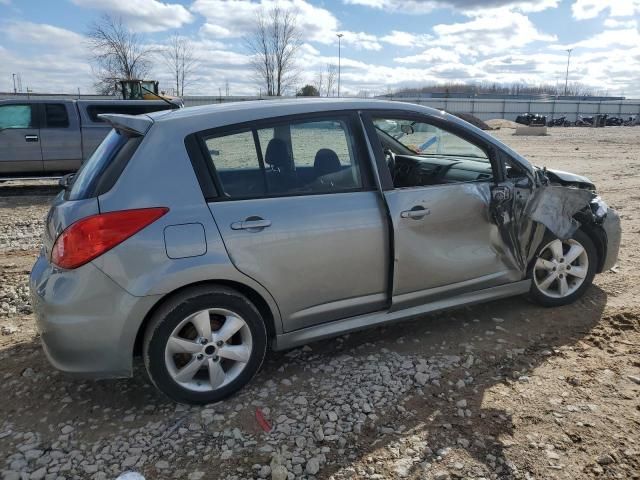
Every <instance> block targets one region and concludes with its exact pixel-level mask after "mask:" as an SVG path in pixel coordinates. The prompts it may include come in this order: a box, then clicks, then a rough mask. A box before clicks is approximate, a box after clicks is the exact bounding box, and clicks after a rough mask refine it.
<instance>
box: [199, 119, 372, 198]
mask: <svg viewBox="0 0 640 480" xmlns="http://www.w3.org/2000/svg"><path fill="white" fill-rule="evenodd" d="M203 140H204V144H205V145H206V150H207V151H208V154H209V156H210V160H211V162H212V163H213V165H214V167H215V171H216V174H217V178H218V181H219V183H220V187H221V188H220V189H221V190H222V192H224V196H225V197H227V198H232V199H233V198H236V199H239V198H256V197H261V196H285V195H305V194H323V193H341V192H349V191H355V190H361V189H362V188H363V180H362V176H361V165H360V162H361V159H360V158H359V155H358V153H357V152H358V150H357V142H356V139H355V137H354V134H353V131H352V127H351V125H350V121H349V119H348V118H346V117H343V118H340V117H337V118H327V119H325V118H319V119H317V120H315V119H314V120H307V121H300V120H297V121H291V122H278V123H275V124H271V125H269V124H266V125H264V127H263V128H247V129H245V130H243V131H241V132H234V133H229V134H222V135H216V136H209V137H207V136H205V137H204V139H203Z"/></svg>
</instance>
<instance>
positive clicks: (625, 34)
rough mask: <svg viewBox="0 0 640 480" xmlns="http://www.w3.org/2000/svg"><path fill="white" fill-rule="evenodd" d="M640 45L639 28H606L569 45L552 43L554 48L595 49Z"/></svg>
mask: <svg viewBox="0 0 640 480" xmlns="http://www.w3.org/2000/svg"><path fill="white" fill-rule="evenodd" d="M637 45H640V31H638V29H637V28H626V29H616V30H604V31H602V32H600V33H597V34H595V35H593V36H592V37H590V38H587V39H585V40H580V41H579V42H575V43H571V44H568V45H552V46H551V47H550V48H551V49H552V50H566V49H568V48H588V49H593V50H602V49H605V50H606V49H610V48H612V47H616V46H618V47H635V46H637Z"/></svg>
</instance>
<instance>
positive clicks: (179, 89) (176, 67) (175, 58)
mask: <svg viewBox="0 0 640 480" xmlns="http://www.w3.org/2000/svg"><path fill="white" fill-rule="evenodd" d="M161 55H162V59H163V60H164V63H165V64H166V65H167V68H169V70H170V71H171V76H172V77H173V81H174V82H175V85H176V95H178V96H183V95H184V88H185V87H186V86H187V85H189V83H190V82H191V76H192V74H193V72H194V70H195V69H196V67H197V60H196V58H195V56H194V55H193V45H192V44H191V41H190V40H189V39H188V38H186V37H182V36H180V35H173V36H172V37H171V38H170V39H169V42H168V43H167V47H166V48H165V49H163V50H162V51H161Z"/></svg>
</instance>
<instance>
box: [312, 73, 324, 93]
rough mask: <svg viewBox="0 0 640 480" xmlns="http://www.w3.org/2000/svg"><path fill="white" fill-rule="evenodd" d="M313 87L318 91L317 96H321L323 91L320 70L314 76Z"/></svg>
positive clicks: (322, 76) (322, 78) (322, 79)
mask: <svg viewBox="0 0 640 480" xmlns="http://www.w3.org/2000/svg"><path fill="white" fill-rule="evenodd" d="M314 86H315V87H316V89H317V90H318V93H319V95H320V96H322V92H323V89H324V72H323V71H322V70H320V71H319V72H318V74H317V75H316V80H315V82H314Z"/></svg>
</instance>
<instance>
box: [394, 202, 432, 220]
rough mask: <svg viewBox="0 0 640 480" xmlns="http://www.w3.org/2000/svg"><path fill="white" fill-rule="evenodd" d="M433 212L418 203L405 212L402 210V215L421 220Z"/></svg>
mask: <svg viewBox="0 0 640 480" xmlns="http://www.w3.org/2000/svg"><path fill="white" fill-rule="evenodd" d="M430 213H431V210H429V209H428V208H424V207H422V206H420V205H416V206H415V207H413V208H412V209H411V210H405V211H404V212H400V217H402V218H411V219H413V220H420V219H421V218H424V217H426V216H427V215H429V214H430Z"/></svg>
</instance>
